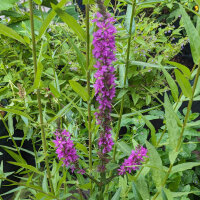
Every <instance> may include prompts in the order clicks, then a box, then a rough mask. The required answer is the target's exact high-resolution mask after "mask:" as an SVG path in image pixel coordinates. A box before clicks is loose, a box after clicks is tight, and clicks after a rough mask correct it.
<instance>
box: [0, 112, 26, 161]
mask: <svg viewBox="0 0 200 200" xmlns="http://www.w3.org/2000/svg"><path fill="white" fill-rule="evenodd" d="M0 116H1V120H2V122H3V124H4V126H5V128H6V130H7V132H8V134H9V137H10V138H11V140H12V142H13V144H14V146H15V148H16V150H17V153H18V154H19V156H20V157H21V158H22V155H21V153H20V150H19V148H18V146H17V143H16V142H15V140H14V138H13V136H12V134H11V132H10V130H9V128H8V126H7V124H6V122H5V120H4V117H3V116H2V114H1V113H0Z"/></svg>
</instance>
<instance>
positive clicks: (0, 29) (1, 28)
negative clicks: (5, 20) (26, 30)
mask: <svg viewBox="0 0 200 200" xmlns="http://www.w3.org/2000/svg"><path fill="white" fill-rule="evenodd" d="M0 34H2V35H5V36H7V37H10V38H12V39H15V40H17V41H19V42H21V43H22V44H25V43H26V42H25V41H24V39H23V38H22V37H21V36H20V35H19V34H18V33H17V32H16V31H14V30H13V29H11V28H9V27H7V26H6V25H4V24H0Z"/></svg>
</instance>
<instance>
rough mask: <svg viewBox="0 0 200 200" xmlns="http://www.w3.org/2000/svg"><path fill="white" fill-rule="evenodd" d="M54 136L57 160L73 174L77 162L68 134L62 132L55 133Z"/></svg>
mask: <svg viewBox="0 0 200 200" xmlns="http://www.w3.org/2000/svg"><path fill="white" fill-rule="evenodd" d="M55 135H56V140H54V141H53V142H54V144H55V146H56V148H57V149H56V153H57V155H58V158H59V160H62V161H63V163H64V165H65V166H66V167H70V168H71V170H72V172H73V171H74V170H75V166H74V164H75V163H76V162H77V161H78V155H77V152H76V149H75V147H74V143H73V141H72V140H71V136H70V133H69V132H67V131H66V130H63V131H62V132H58V131H56V133H55Z"/></svg>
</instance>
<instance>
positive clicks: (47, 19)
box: [37, 0, 69, 41]
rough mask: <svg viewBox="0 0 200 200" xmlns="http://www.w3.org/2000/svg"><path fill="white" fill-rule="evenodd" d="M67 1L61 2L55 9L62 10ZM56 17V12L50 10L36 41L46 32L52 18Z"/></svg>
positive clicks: (62, 0)
mask: <svg viewBox="0 0 200 200" xmlns="http://www.w3.org/2000/svg"><path fill="white" fill-rule="evenodd" d="M68 1H69V0H61V1H60V2H59V3H58V4H57V5H56V7H57V8H62V7H63V6H64V5H65V4H66V3H67V2H68ZM55 16H56V12H55V11H54V10H52V11H51V12H50V13H49V14H48V16H47V17H46V18H45V20H44V22H43V23H42V26H41V28H40V30H39V35H38V37H37V41H38V40H40V39H41V37H42V36H43V34H44V33H45V31H46V30H47V28H48V26H49V24H50V23H51V21H52V20H53V18H54V17H55Z"/></svg>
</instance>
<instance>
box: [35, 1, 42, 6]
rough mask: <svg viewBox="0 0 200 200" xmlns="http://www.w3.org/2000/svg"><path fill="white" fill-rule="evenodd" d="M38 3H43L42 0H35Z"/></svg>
mask: <svg viewBox="0 0 200 200" xmlns="http://www.w3.org/2000/svg"><path fill="white" fill-rule="evenodd" d="M33 1H34V2H35V3H36V4H38V5H41V4H42V1H41V0H33Z"/></svg>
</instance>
